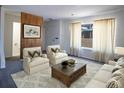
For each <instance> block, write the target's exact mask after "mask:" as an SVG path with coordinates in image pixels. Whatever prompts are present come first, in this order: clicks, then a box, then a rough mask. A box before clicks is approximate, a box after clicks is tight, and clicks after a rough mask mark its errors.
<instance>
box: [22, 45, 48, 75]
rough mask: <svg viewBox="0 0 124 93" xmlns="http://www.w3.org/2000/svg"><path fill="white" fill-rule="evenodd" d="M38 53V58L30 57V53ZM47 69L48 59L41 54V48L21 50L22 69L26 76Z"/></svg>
mask: <svg viewBox="0 0 124 93" xmlns="http://www.w3.org/2000/svg"><path fill="white" fill-rule="evenodd" d="M34 51H38V52H39V53H40V56H37V55H36V56H34V57H31V55H29V52H30V53H33V52H34ZM48 67H49V59H48V58H47V55H46V54H42V51H41V47H32V48H24V49H23V69H24V71H25V72H26V73H27V74H31V73H35V72H38V71H40V70H43V69H45V68H48Z"/></svg>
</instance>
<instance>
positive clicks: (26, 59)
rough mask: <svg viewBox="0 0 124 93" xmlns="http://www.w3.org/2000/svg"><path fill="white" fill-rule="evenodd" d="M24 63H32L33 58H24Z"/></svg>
mask: <svg viewBox="0 0 124 93" xmlns="http://www.w3.org/2000/svg"><path fill="white" fill-rule="evenodd" d="M23 61H24V62H27V63H30V62H31V58H29V57H25V58H23Z"/></svg>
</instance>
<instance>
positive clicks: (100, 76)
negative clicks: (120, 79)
mask: <svg viewBox="0 0 124 93" xmlns="http://www.w3.org/2000/svg"><path fill="white" fill-rule="evenodd" d="M111 75H112V74H111V72H110V71H107V70H102V69H100V70H99V71H98V72H97V74H96V75H95V77H94V79H95V80H98V81H101V82H105V83H106V82H107V81H108V80H109V79H110V78H111Z"/></svg>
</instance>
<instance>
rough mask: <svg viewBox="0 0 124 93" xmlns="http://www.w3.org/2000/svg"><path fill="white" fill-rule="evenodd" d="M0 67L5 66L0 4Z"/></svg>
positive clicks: (2, 14)
mask: <svg viewBox="0 0 124 93" xmlns="http://www.w3.org/2000/svg"><path fill="white" fill-rule="evenodd" d="M0 68H5V56H4V9H3V7H1V6H0Z"/></svg>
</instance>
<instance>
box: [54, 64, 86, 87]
mask: <svg viewBox="0 0 124 93" xmlns="http://www.w3.org/2000/svg"><path fill="white" fill-rule="evenodd" d="M85 73H86V64H83V63H76V64H75V66H73V67H70V66H67V68H62V65H61V63H60V64H56V65H53V66H52V77H54V78H56V79H58V80H60V81H61V82H63V83H64V84H65V85H66V86H67V87H70V85H71V84H72V83H73V82H74V81H75V80H77V79H78V78H79V77H80V76H82V75H84V74H85Z"/></svg>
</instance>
